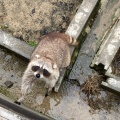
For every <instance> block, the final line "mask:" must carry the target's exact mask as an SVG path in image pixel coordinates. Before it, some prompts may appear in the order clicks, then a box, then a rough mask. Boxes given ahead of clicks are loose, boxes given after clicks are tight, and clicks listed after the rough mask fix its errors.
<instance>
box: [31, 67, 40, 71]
mask: <svg viewBox="0 0 120 120" xmlns="http://www.w3.org/2000/svg"><path fill="white" fill-rule="evenodd" d="M39 69H40V67H39V66H32V71H34V72H36V71H37V70H39Z"/></svg>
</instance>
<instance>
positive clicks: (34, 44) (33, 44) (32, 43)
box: [27, 41, 37, 47]
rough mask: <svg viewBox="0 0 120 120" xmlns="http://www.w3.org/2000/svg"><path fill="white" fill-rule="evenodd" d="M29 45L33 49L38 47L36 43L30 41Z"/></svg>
mask: <svg viewBox="0 0 120 120" xmlns="http://www.w3.org/2000/svg"><path fill="white" fill-rule="evenodd" d="M27 43H28V44H29V45H30V46H32V47H35V46H36V45H37V43H36V42H34V41H28V42H27Z"/></svg>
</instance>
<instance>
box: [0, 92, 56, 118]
mask: <svg viewBox="0 0 120 120" xmlns="http://www.w3.org/2000/svg"><path fill="white" fill-rule="evenodd" d="M0 107H2V108H4V109H9V112H13V113H14V115H15V116H18V117H20V118H26V119H25V120H29V119H36V120H54V118H52V117H50V116H47V115H44V114H42V113H38V112H35V111H33V110H32V109H29V108H28V107H26V106H24V105H17V104H15V103H14V102H13V101H12V100H11V99H10V98H8V97H6V96H5V95H3V94H1V93H0ZM0 115H1V114H0ZM3 117H5V116H3Z"/></svg>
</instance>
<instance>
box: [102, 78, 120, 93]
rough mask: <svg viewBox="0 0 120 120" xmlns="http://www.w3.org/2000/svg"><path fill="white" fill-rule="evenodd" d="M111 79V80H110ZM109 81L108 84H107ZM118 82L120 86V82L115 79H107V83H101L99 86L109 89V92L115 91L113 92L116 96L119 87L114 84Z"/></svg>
mask: <svg viewBox="0 0 120 120" xmlns="http://www.w3.org/2000/svg"><path fill="white" fill-rule="evenodd" d="M111 79H112V80H111ZM108 81H109V82H108ZM118 82H119V85H120V81H117V80H116V79H114V78H108V79H107V82H103V81H102V83H101V85H102V86H103V87H106V88H108V89H110V90H112V91H115V92H117V93H118V94H120V87H119V86H116V84H118Z"/></svg>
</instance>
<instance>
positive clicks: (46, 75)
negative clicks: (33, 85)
mask: <svg viewBox="0 0 120 120" xmlns="http://www.w3.org/2000/svg"><path fill="white" fill-rule="evenodd" d="M43 75H44V76H45V77H49V76H50V73H49V72H48V71H47V70H46V69H43Z"/></svg>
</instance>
